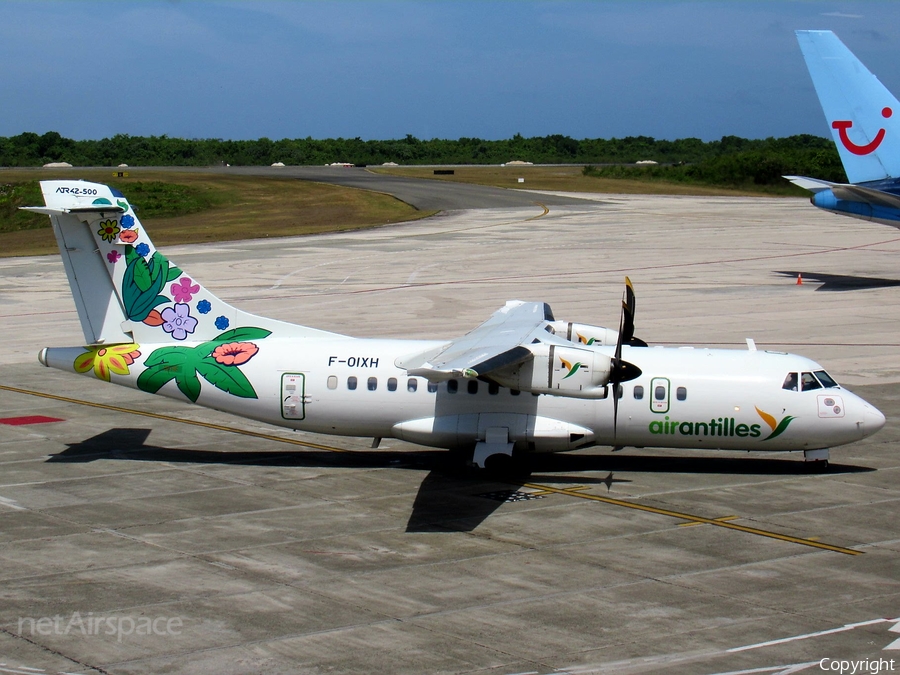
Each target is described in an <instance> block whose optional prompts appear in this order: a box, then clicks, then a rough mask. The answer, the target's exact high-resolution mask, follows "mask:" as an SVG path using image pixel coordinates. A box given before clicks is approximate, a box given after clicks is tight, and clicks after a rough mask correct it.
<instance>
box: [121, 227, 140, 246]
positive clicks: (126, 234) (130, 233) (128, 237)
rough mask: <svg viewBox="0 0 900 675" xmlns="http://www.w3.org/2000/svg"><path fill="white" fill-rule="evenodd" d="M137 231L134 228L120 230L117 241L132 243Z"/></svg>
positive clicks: (134, 240)
mask: <svg viewBox="0 0 900 675" xmlns="http://www.w3.org/2000/svg"><path fill="white" fill-rule="evenodd" d="M137 238H138V233H137V232H135V231H134V230H122V231H121V232H119V241H121V242H123V243H125V244H133V243H134V242H136V241H137Z"/></svg>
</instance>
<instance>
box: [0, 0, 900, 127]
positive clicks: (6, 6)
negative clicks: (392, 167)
mask: <svg viewBox="0 0 900 675" xmlns="http://www.w3.org/2000/svg"><path fill="white" fill-rule="evenodd" d="M795 29H829V30H833V31H834V32H835V33H836V34H837V36H838V37H839V38H841V39H842V40H843V41H844V43H845V44H846V45H847V46H848V47H849V48H850V50H851V51H853V52H854V53H855V54H856V55H857V56H858V57H859V58H860V59H861V60H862V61H863V63H864V64H866V66H867V67H868V68H869V69H870V70H871V71H872V72H873V73H875V75H876V76H878V77H879V79H881V81H882V82H883V83H884V84H885V85H886V86H887V87H888V88H889V89H890V90H891V91H893V92H894V93H895V94H898V95H900V72H898V70H897V68H896V64H897V63H898V62H900V3H896V2H889V1H887V0H880V1H877V2H867V1H863V0H856V1H845V2H829V1H824V0H823V1H820V0H769V1H766V2H743V1H740V0H730V1H713V0H707V1H703V2H675V1H669V0H646V1H639V0H632V1H631V2H612V1H609V2H607V1H602V0H597V1H594V2H565V1H561V0H560V1H555V2H529V1H526V0H516V1H513V0H506V1H502V2H484V1H481V0H460V1H456V2H439V1H428V2H425V1H417V0H402V1H398V2H377V1H363V0H344V1H326V0H319V1H316V2H303V1H292V0H279V1H275V2H267V1H263V0H259V1H256V0H249V1H248V0H245V1H233V2H225V1H221V2H212V1H209V2H206V1H201V0H168V1H162V2H157V1H149V0H147V1H142V0H119V1H113V0H103V1H82V0H37V1H35V0H29V1H28V2H17V1H11V0H0V62H2V63H3V64H4V65H3V68H0V136H14V135H17V134H20V133H22V132H24V131H33V132H36V133H39V134H42V133H44V132H47V131H57V132H59V133H60V134H62V135H63V136H66V137H68V138H74V139H78V140H83V139H100V138H106V137H111V136H114V135H116V134H128V135H132V136H150V135H156V136H158V135H163V134H165V135H168V136H174V137H182V138H223V139H256V138H261V137H267V138H270V139H281V138H306V137H312V138H338V137H342V138H355V137H360V138H362V139H364V140H369V139H382V140H383V139H395V138H404V137H405V136H406V135H407V134H411V135H413V136H415V137H417V138H422V139H431V138H446V139H457V138H462V137H470V138H472V137H474V138H483V139H489V140H498V139H505V138H511V137H512V136H513V135H515V134H517V133H518V134H522V135H523V136H546V135H550V134H563V135H566V136H571V137H573V138H577V139H583V138H621V137H624V136H652V137H655V138H658V139H677V138H687V137H696V138H701V139H703V140H705V141H709V140H715V139H718V138H721V137H722V136H725V135H734V136H742V137H745V138H766V137H769V136H775V137H781V136H790V135H793V134H801V133H808V134H815V135H818V136H829V129H828V127H827V125H826V123H825V118H824V116H823V114H822V111H821V109H820V108H819V104H818V101H817V99H816V96H815V92H814V90H813V87H812V83H811V81H810V79H809V75H808V74H807V71H806V66H805V64H804V62H803V57H802V55H801V53H800V49H799V47H798V46H797V42H796V39H795V37H794V30H795Z"/></svg>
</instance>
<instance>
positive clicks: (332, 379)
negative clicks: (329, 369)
mask: <svg viewBox="0 0 900 675" xmlns="http://www.w3.org/2000/svg"><path fill="white" fill-rule="evenodd" d="M337 384H338V380H337V375H329V376H328V388H329V389H337Z"/></svg>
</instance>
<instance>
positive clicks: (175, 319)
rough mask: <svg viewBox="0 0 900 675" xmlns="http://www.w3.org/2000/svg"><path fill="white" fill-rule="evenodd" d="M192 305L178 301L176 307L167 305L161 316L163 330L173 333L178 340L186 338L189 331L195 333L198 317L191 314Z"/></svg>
mask: <svg viewBox="0 0 900 675" xmlns="http://www.w3.org/2000/svg"><path fill="white" fill-rule="evenodd" d="M190 309H191V308H190V307H188V306H187V305H185V304H184V303H181V302H179V303H176V304H175V309H172V308H171V307H166V308H165V309H164V310H163V311H162V312H160V316H162V320H163V325H162V327H163V330H164V331H166V332H167V333H171V334H172V337H173V338H174V339H176V340H184V339H185V338H186V337H187V334H188V333H193V332H194V329H195V328H196V327H197V319H195V318H194V317H192V316H191V315H190Z"/></svg>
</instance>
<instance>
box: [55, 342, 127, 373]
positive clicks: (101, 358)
mask: <svg viewBox="0 0 900 675" xmlns="http://www.w3.org/2000/svg"><path fill="white" fill-rule="evenodd" d="M139 346H140V345H136V344H133V343H132V344H126V345H112V346H110V347H101V346H95V347H86V349H87V350H88V351H86V352H85V353H84V354H81V355H80V356H78V357H77V358H76V359H75V362H74V363H73V364H72V366H73V367H74V368H75V372H76V373H86V372H87V371H89V370H91V369H92V368H93V370H94V375H96V376H97V378H98V379H101V380H106V381H107V382H109V377H110V374H111V373H115V374H116V375H128V366H130V365H131V364H132V363H134V360H135V359H136V358H137V357H139V356H140V355H141V352H140V351H138V347H139Z"/></svg>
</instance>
